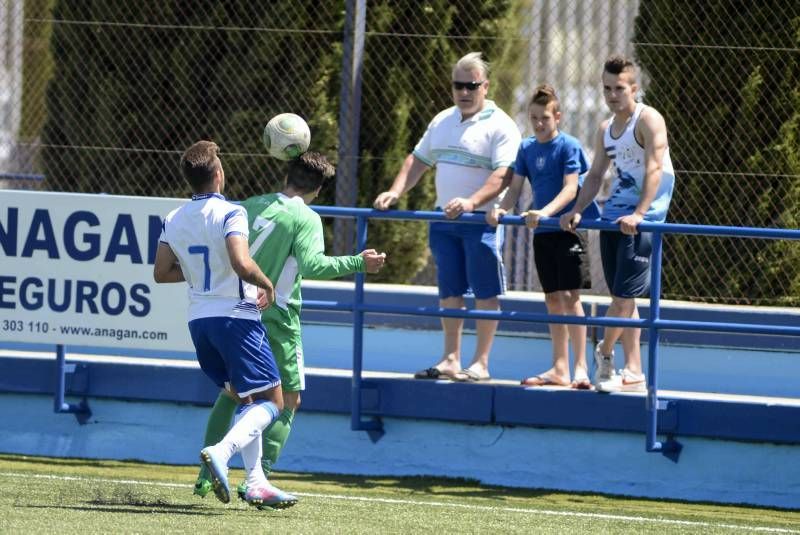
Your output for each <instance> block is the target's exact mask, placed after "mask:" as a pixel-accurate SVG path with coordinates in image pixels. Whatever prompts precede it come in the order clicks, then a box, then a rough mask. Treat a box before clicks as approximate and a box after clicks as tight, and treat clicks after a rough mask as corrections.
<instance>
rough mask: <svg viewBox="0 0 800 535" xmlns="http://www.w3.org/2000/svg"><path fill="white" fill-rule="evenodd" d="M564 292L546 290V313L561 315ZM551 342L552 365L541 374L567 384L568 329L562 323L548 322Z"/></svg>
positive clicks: (563, 308)
mask: <svg viewBox="0 0 800 535" xmlns="http://www.w3.org/2000/svg"><path fill="white" fill-rule="evenodd" d="M563 294H564V292H560V291H558V292H548V293H546V294H545V295H544V302H545V305H546V306H547V313H548V314H551V315H554V316H555V315H558V316H562V315H564V314H566V313H567V311H566V310H565V304H566V303H565V301H564V295H563ZM548 329H549V330H550V338H551V340H552V343H553V367H552V368H550V369H549V370H547V371H546V372H544V373H543V374H541V375H547V376H548V377H552V378H553V379H555V380H557V381H558V382H560V383H562V384H565V385H566V384H569V329H568V328H567V325H565V324H563V323H550V324H548Z"/></svg>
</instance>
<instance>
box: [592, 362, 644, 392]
mask: <svg viewBox="0 0 800 535" xmlns="http://www.w3.org/2000/svg"><path fill="white" fill-rule="evenodd" d="M595 387H596V388H597V390H598V391H599V392H644V391H645V390H646V389H647V385H646V383H645V377H644V374H643V373H633V372H632V371H630V370H629V369H628V368H625V369H623V370H620V373H619V374H615V375H613V376H612V377H611V378H610V379H609V380H607V381H601V382H599V383H598V384H596V385H595Z"/></svg>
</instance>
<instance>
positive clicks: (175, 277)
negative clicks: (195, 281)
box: [153, 242, 186, 282]
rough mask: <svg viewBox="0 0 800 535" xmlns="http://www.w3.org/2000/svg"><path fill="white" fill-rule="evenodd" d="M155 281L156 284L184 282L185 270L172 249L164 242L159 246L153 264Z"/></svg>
mask: <svg viewBox="0 0 800 535" xmlns="http://www.w3.org/2000/svg"><path fill="white" fill-rule="evenodd" d="M153 279H154V280H155V281H156V282H183V281H184V280H186V279H185V278H184V276H183V270H181V265H180V263H179V262H178V257H177V256H175V253H174V252H173V251H172V247H170V246H169V245H168V244H166V243H164V242H160V243H159V244H158V249H156V259H155V262H154V264H153Z"/></svg>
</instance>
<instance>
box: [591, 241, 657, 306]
mask: <svg viewBox="0 0 800 535" xmlns="http://www.w3.org/2000/svg"><path fill="white" fill-rule="evenodd" d="M652 238H653V237H652V234H650V233H649V232H640V233H638V234H636V235H634V236H631V235H629V234H623V233H621V232H616V231H605V230H604V231H602V232H600V257H601V258H602V260H603V275H604V276H605V279H606V284H608V289H609V290H610V291H611V295H613V296H616V297H624V298H632V297H645V296H647V295H649V294H650V253H651V251H652Z"/></svg>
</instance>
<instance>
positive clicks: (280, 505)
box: [248, 500, 297, 511]
mask: <svg viewBox="0 0 800 535" xmlns="http://www.w3.org/2000/svg"><path fill="white" fill-rule="evenodd" d="M259 501H260V500H259ZM248 503H249V504H250V505H253V506H255V508H256V509H258V510H259V511H263V510H264V509H288V508H289V507H293V506H295V505H297V500H284V501H281V502H276V503H264V502H261V503H255V502H248Z"/></svg>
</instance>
